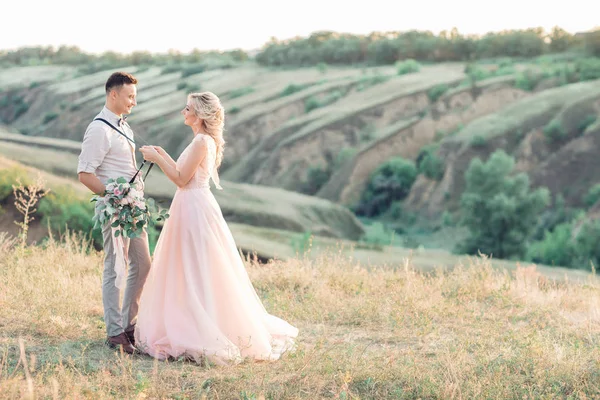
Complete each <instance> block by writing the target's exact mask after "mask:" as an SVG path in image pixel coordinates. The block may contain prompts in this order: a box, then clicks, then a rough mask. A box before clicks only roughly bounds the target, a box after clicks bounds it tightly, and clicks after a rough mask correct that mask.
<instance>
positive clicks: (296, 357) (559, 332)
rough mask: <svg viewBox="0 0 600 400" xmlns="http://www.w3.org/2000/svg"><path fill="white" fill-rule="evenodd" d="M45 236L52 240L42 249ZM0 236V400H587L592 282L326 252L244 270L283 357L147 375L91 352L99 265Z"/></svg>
mask: <svg viewBox="0 0 600 400" xmlns="http://www.w3.org/2000/svg"><path fill="white" fill-rule="evenodd" d="M57 239H58V238H57ZM62 239H63V240H62V241H58V240H53V241H50V242H48V243H47V244H46V245H45V246H44V247H25V248H22V247H20V246H18V245H16V244H15V243H14V242H13V241H11V240H10V239H9V238H7V237H5V236H4V235H0V321H1V323H0V397H1V398H3V399H33V398H35V399H42V398H49V399H113V398H115V399H116V398H118V399H167V398H169V399H307V398H310V399H320V398H340V399H344V398H345V399H384V398H385V399H391V398H394V399H417V398H445V399H471V398H502V399H517V398H518V399H551V398H573V399H574V398H597V397H598V396H600V372H599V371H600V364H599V360H600V343H599V342H598V340H599V339H598V338H599V337H600V285H599V284H598V281H597V280H596V279H595V277H592V276H589V277H588V278H586V279H584V280H583V281H581V282H574V281H571V280H567V281H565V280H561V281H555V280H553V279H551V278H549V277H547V276H545V275H544V274H541V273H540V272H539V271H538V270H536V268H535V267H533V266H523V267H518V268H517V269H515V270H513V271H508V270H498V269H495V268H492V266H491V264H490V262H489V261H488V260H486V259H472V260H471V261H470V262H468V263H465V264H458V265H456V266H455V268H453V269H452V270H450V271H442V270H434V271H431V272H429V273H425V272H422V271H419V270H418V269H416V268H415V266H414V265H413V263H412V261H411V260H410V259H407V258H406V259H397V260H396V261H395V262H394V263H392V264H390V265H389V266H388V267H386V268H366V267H363V266H360V265H358V264H356V263H355V262H353V261H351V260H349V259H348V258H347V257H346V256H345V255H343V254H341V253H339V252H335V251H330V252H327V253H323V254H321V255H319V256H318V257H315V258H306V257H297V258H291V259H288V260H285V261H283V260H280V261H273V262H270V263H268V264H257V263H254V262H252V261H250V260H248V261H247V269H248V271H249V273H250V276H251V279H252V282H253V284H254V285H255V287H256V289H257V291H258V293H259V295H260V297H261V298H262V300H263V302H264V304H265V306H266V308H267V309H268V311H269V312H271V313H273V314H275V315H278V316H281V317H283V318H285V319H286V320H288V321H290V322H291V323H292V324H294V325H295V326H297V327H298V328H299V329H300V335H299V337H298V341H297V349H296V350H295V352H293V353H290V354H287V355H285V357H284V358H283V359H282V360H280V361H278V362H274V363H253V362H249V361H247V362H244V363H242V364H241V365H238V366H226V367H216V366H212V365H204V366H200V365H196V364H193V363H189V362H186V361H183V360H172V361H169V362H157V361H154V360H152V359H151V358H149V357H146V356H143V355H140V356H134V357H130V356H126V355H122V354H118V353H115V352H113V351H110V350H109V349H108V348H106V347H105V346H104V345H103V339H104V323H103V319H102V302H101V297H100V296H101V294H100V277H101V268H102V267H101V264H102V259H101V253H97V252H93V251H90V250H89V248H88V247H87V246H86V244H85V242H83V241H81V240H80V239H78V238H77V237H75V236H67V237H63V238H62Z"/></svg>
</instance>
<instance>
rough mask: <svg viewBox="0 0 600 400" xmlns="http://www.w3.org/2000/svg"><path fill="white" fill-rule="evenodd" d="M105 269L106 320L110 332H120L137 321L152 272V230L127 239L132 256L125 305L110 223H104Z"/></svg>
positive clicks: (130, 255)
mask: <svg viewBox="0 0 600 400" xmlns="http://www.w3.org/2000/svg"><path fill="white" fill-rule="evenodd" d="M102 236H103V238H104V272H103V274H102V304H103V305H104V323H105V324H106V333H107V334H108V336H117V335H119V334H121V333H123V332H124V331H125V332H129V331H131V330H133V329H134V327H135V323H136V321H137V314H138V308H139V304H140V297H141V295H142V289H143V288H144V283H145V282H146V278H147V277H148V272H150V264H151V259H150V248H149V245H148V233H147V232H146V230H144V233H143V234H142V236H140V237H139V238H135V239H124V242H125V249H124V254H125V257H126V258H127V259H128V260H129V268H128V271H127V283H126V286H125V293H124V295H123V305H122V306H119V297H120V294H121V293H120V290H119V288H118V287H116V286H115V281H116V278H117V273H116V272H115V259H116V258H115V254H114V249H113V242H112V231H111V227H110V224H107V226H105V227H103V229H102Z"/></svg>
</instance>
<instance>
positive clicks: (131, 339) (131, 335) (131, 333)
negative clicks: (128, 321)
mask: <svg viewBox="0 0 600 400" xmlns="http://www.w3.org/2000/svg"><path fill="white" fill-rule="evenodd" d="M134 333H135V328H134V329H132V330H130V331H127V332H125V335H126V336H127V339H129V343H131V345H132V346H135V334H134Z"/></svg>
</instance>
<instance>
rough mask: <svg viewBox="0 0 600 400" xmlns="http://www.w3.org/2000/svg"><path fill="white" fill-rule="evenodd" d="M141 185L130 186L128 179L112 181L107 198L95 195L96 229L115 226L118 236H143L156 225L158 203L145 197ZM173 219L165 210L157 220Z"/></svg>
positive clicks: (107, 185) (114, 229)
mask: <svg viewBox="0 0 600 400" xmlns="http://www.w3.org/2000/svg"><path fill="white" fill-rule="evenodd" d="M140 186H141V183H140V182H139V181H134V182H133V183H131V184H130V183H128V182H127V180H126V179H125V178H122V177H121V178H118V179H109V180H108V182H107V184H106V192H105V194H104V196H94V197H93V198H92V200H91V201H92V202H96V213H95V214H94V218H93V221H94V228H96V227H98V226H104V225H105V224H107V223H110V224H111V227H112V228H113V232H114V236H115V237H119V236H121V237H127V238H130V239H131V238H136V237H139V236H140V235H141V234H142V232H143V229H144V227H146V226H148V225H149V224H151V223H152V222H153V218H152V214H153V212H154V211H155V209H156V206H155V203H154V200H152V199H148V200H146V199H145V198H144V195H143V192H142V191H141V187H140ZM167 218H169V214H168V213H167V210H165V209H162V210H160V212H159V213H158V216H157V217H156V221H157V222H158V221H161V220H166V219H167Z"/></svg>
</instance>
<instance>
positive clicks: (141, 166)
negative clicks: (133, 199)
mask: <svg viewBox="0 0 600 400" xmlns="http://www.w3.org/2000/svg"><path fill="white" fill-rule="evenodd" d="M94 121H102V122H104V123H105V124H106V125H108V126H110V127H111V128H113V129H114V130H115V131H117V132H118V133H119V134H120V135H122V136H123V137H124V138H125V139H127V140H129V141H130V142H131V143H133V144H134V145H135V142H134V141H133V140H132V139H131V138H130V137H129V136H127V135H126V134H124V133H123V132H121V131H120V130H119V129H117V127H116V126H114V125H113V124H111V123H110V122H108V121H107V120H105V119H104V118H96V119H94ZM144 164H146V160H144V161H143V162H142V165H140V167H139V168H138V170H137V171H136V172H135V175H133V178H131V180H130V181H129V183H130V184H131V183H133V181H134V180H135V178H136V177H137V176H138V174H139V173H140V171H141V170H142V168H143V167H144ZM153 166H154V163H150V167H148V171H146V175H145V176H144V178H143V181H146V178H147V177H148V174H149V173H150V170H151V169H152V167H153Z"/></svg>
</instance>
